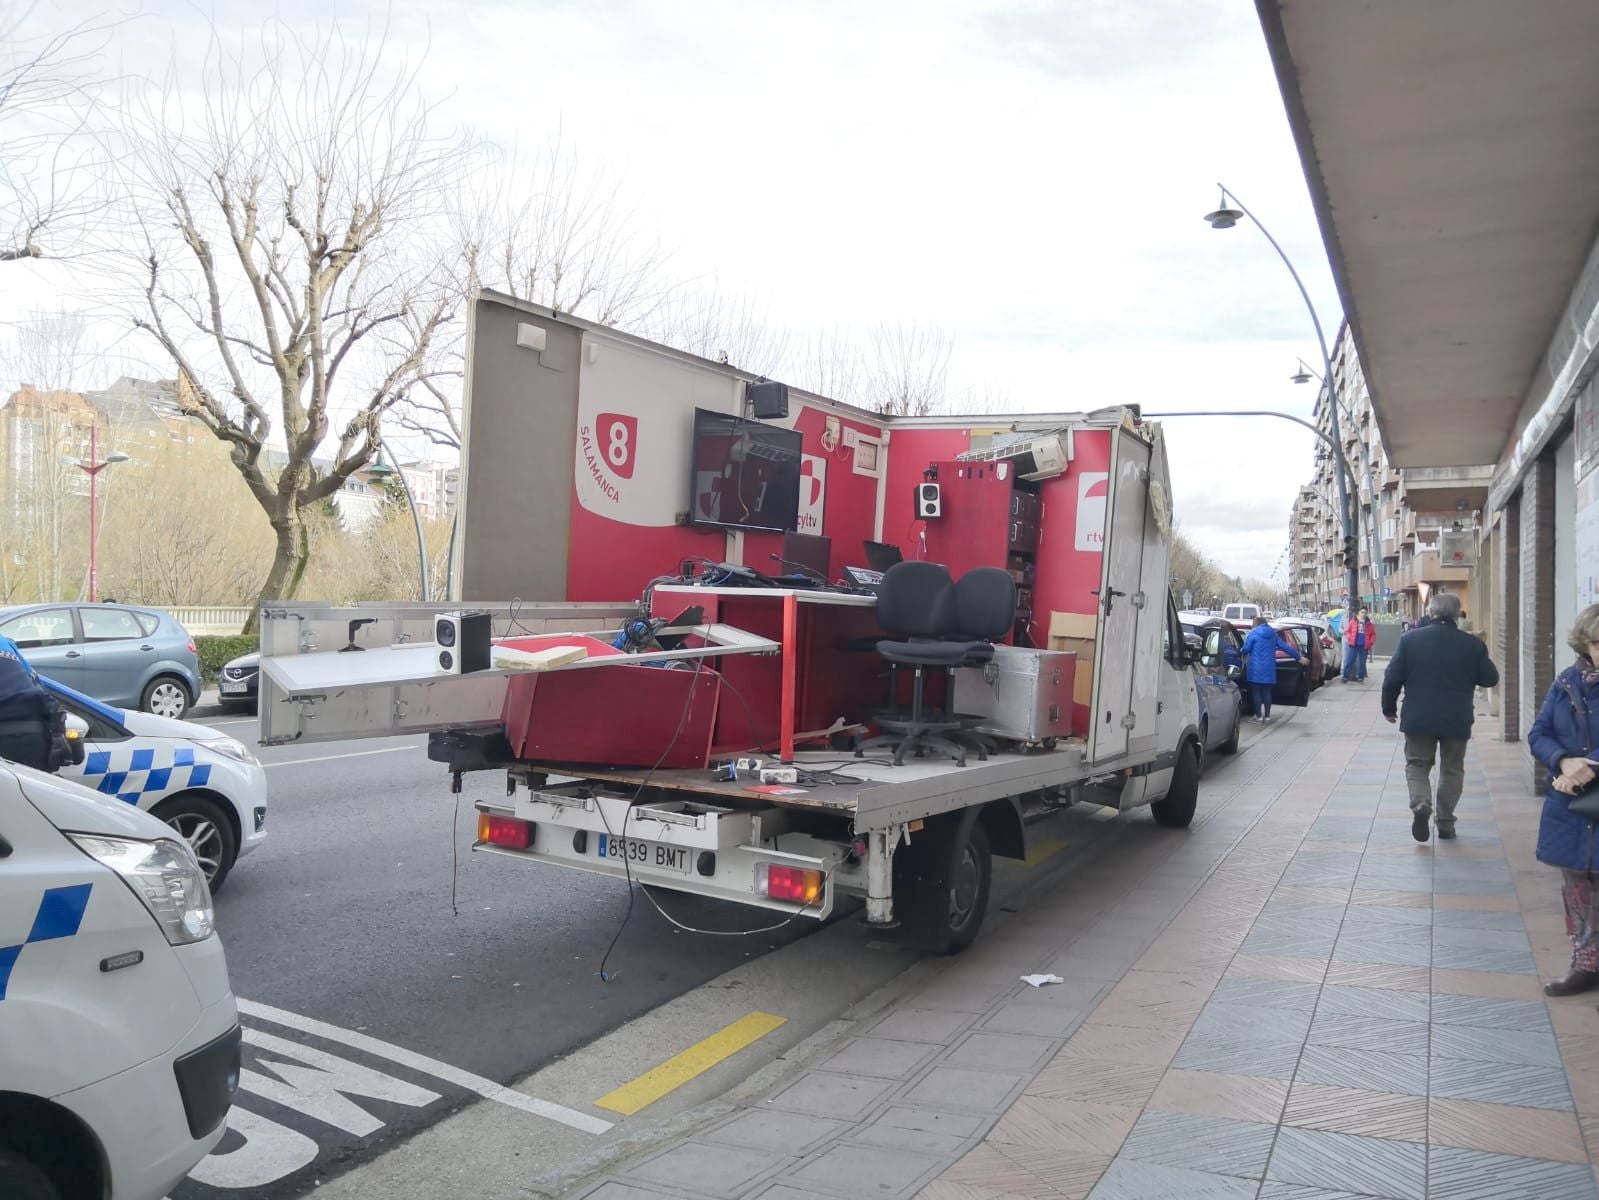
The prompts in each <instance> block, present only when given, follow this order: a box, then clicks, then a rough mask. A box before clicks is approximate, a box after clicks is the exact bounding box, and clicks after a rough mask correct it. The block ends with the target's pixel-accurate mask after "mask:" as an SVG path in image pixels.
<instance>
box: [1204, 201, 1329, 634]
mask: <svg viewBox="0 0 1599 1200" xmlns="http://www.w3.org/2000/svg"><path fill="white" fill-rule="evenodd" d="M1216 186H1217V187H1219V188H1221V204H1220V205H1219V206H1218V207H1217V208H1216V209H1215V210H1214V211H1213V212H1208V213H1206V214H1205V220H1206V221H1208V222H1210V227H1211V228H1212V229H1231V228H1232V227H1233V226H1235V225H1237V224H1238V219H1239V218H1240V217H1248V218H1249V219H1250V220H1251V221H1253V222H1254V223H1255V228H1256V229H1258V230H1260V232H1261V234H1262V235H1263V236H1264V237H1265V239H1266V240H1267V241H1268V242H1270V243H1271V248H1272V249H1273V250H1275V251H1277V257H1278V258H1280V259H1282V260H1283V266H1285V267H1287V268H1288V273H1289V274H1290V275H1292V276H1293V277H1294V285H1295V286H1296V287H1298V288H1299V295H1300V297H1301V298H1302V299H1303V300H1304V302H1305V309H1306V310H1307V311H1308V312H1309V313H1310V323H1311V324H1312V325H1314V326H1315V328H1316V346H1317V348H1318V349H1319V350H1320V351H1321V362H1322V366H1323V368H1324V369H1325V370H1326V372H1327V375H1326V378H1327V379H1329V380H1330V379H1332V377H1333V369H1332V355H1331V354H1329V353H1328V352H1327V337H1326V335H1325V334H1323V333H1322V331H1321V317H1320V316H1318V315H1317V313H1316V306H1315V305H1314V304H1312V303H1311V301H1310V293H1309V292H1308V291H1306V290H1305V282H1304V280H1302V279H1300V278H1299V272H1298V271H1296V270H1295V269H1294V264H1293V262H1292V261H1290V259H1289V257H1288V255H1287V254H1285V253H1284V252H1283V248H1282V247H1281V246H1279V245H1278V244H1277V239H1276V238H1274V237H1272V236H1271V231H1270V230H1269V229H1267V228H1266V227H1265V226H1264V225H1262V224H1261V223H1260V218H1259V217H1257V216H1256V215H1255V214H1254V213H1252V212H1250V211H1249V209H1247V208H1246V207H1244V203H1243V201H1241V200H1240V199H1238V197H1237V196H1235V195H1234V194H1233V193H1232V192H1230V191H1228V190H1227V186H1226V185H1225V184H1217V185H1216ZM1229 201H1230V202H1231V204H1229ZM1232 205H1236V206H1237V207H1236V208H1235V207H1232ZM1328 386H1329V387H1331V384H1329V385H1328ZM1331 417H1332V442H1333V445H1334V449H1337V450H1338V461H1339V462H1340V463H1341V464H1342V465H1343V468H1344V469H1343V471H1342V472H1341V473H1340V474H1339V475H1338V509H1339V516H1340V517H1342V518H1343V530H1344V544H1345V545H1346V546H1347V545H1349V544H1350V542H1349V539H1350V538H1356V539H1357V541H1358V531H1357V528H1356V526H1357V525H1358V523H1359V522H1358V519H1357V517H1356V514H1355V513H1354V512H1353V511H1352V510H1351V508H1350V493H1351V492H1352V491H1354V490H1355V487H1354V482H1355V481H1354V475H1353V474H1352V473H1351V472H1350V470H1349V462H1348V460H1347V459H1345V458H1344V456H1343V449H1342V447H1341V445H1340V444H1339V443H1341V441H1342V437H1341V435H1340V433H1339V429H1338V404H1337V401H1336V399H1335V400H1334V402H1333V405H1332V411H1331ZM1300 424H1305V422H1303V421H1301V422H1300ZM1317 432H1318V434H1319V433H1320V431H1319V430H1318V431H1317ZM1346 476H1348V485H1347V486H1346V485H1345V477H1346ZM1346 565H1347V566H1348V568H1349V579H1348V587H1349V603H1350V604H1353V605H1358V604H1359V603H1360V564H1359V561H1358V559H1357V560H1356V561H1354V562H1350V563H1348V564H1346Z"/></svg>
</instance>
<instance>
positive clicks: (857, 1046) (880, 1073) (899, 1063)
mask: <svg viewBox="0 0 1599 1200" xmlns="http://www.w3.org/2000/svg"><path fill="white" fill-rule="evenodd" d="M943 1048H944V1047H943V1046H940V1045H934V1044H933V1043H930V1042H896V1041H890V1040H889V1039H887V1038H874V1037H861V1038H856V1039H855V1040H854V1041H853V1042H851V1043H850V1044H849V1045H848V1046H845V1047H844V1048H843V1049H842V1050H840V1051H839V1052H838V1053H837V1054H834V1055H833V1056H832V1057H830V1058H827V1059H825V1060H823V1061H822V1062H821V1063H818V1064H817V1069H818V1070H822V1071H838V1072H841V1073H843V1074H846V1075H872V1076H875V1077H877V1078H879V1079H906V1078H908V1077H909V1076H910V1075H912V1074H913V1073H914V1072H915V1071H916V1070H917V1068H919V1067H921V1066H923V1065H924V1064H926V1063H927V1062H929V1061H931V1059H932V1058H933V1056H934V1055H936V1054H937V1053H938V1052H939V1051H941V1050H942V1049H943Z"/></svg>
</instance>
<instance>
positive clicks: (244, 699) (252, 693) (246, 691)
mask: <svg viewBox="0 0 1599 1200" xmlns="http://www.w3.org/2000/svg"><path fill="white" fill-rule="evenodd" d="M260 682H261V655H260V654H258V653H250V654H241V655H240V656H239V657H238V658H235V659H234V660H233V661H232V662H230V663H228V664H227V665H226V666H225V667H223V668H222V675H221V677H220V678H218V679H217V694H218V695H219V696H220V697H221V698H222V707H223V708H229V709H240V710H242V711H244V712H254V711H255V710H256V705H257V702H258V700H259V697H260Z"/></svg>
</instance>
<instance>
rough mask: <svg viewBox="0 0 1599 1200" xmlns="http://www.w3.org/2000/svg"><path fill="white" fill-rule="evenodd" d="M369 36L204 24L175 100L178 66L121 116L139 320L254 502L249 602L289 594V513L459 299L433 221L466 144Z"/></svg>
mask: <svg viewBox="0 0 1599 1200" xmlns="http://www.w3.org/2000/svg"><path fill="white" fill-rule="evenodd" d="M384 50H385V47H384V44H383V42H382V40H381V38H379V39H377V40H375V41H373V40H368V41H359V42H357V41H349V40H346V39H344V38H343V37H342V36H340V33H339V30H338V29H337V27H336V26H335V27H332V28H321V29H314V30H308V31H306V32H304V33H302V32H299V31H298V30H295V29H291V28H290V27H288V26H287V25H286V24H284V23H283V22H280V21H269V22H268V23H267V24H266V25H265V26H263V28H262V29H261V30H260V33H259V37H258V38H257V39H254V40H247V39H243V38H241V39H239V41H238V43H237V44H226V45H225V44H224V42H223V39H222V37H221V35H220V34H217V33H215V32H213V36H212V41H211V44H210V47H209V51H208V53H207V56H206V60H205V63H204V66H203V69H202V70H201V71H200V73H199V79H198V84H199V92H200V96H201V99H200V100H199V101H198V102H193V103H187V104H186V103H185V102H184V99H185V97H186V96H190V95H192V93H190V92H189V91H188V90H187V89H184V88H180V86H179V83H178V80H179V78H180V75H181V73H180V72H179V70H178V68H177V66H176V64H174V67H173V73H172V76H171V78H170V79H169V80H168V83H167V86H166V88H165V90H164V92H163V93H162V95H161V96H160V98H159V99H158V100H157V101H155V102H153V103H150V104H145V105H143V106H141V107H140V108H139V109H138V117H137V118H136V119H135V120H133V121H131V122H130V128H129V130H128V133H129V134H130V141H131V143H132V159H131V161H132V164H133V168H132V170H133V175H132V179H131V180H130V183H131V185H132V186H133V187H134V188H135V189H136V194H137V197H138V200H139V201H140V202H141V212H142V213H144V214H145V215H144V219H143V221H142V233H143V245H142V248H141V249H142V264H141V271H142V290H143V297H144V303H143V306H142V310H141V311H140V312H139V314H138V315H137V317H136V318H135V324H136V325H137V326H138V327H139V328H140V329H142V330H144V331H146V332H147V333H148V334H149V335H150V336H151V337H152V338H153V339H154V340H155V342H156V343H157V345H159V346H160V348H161V349H162V350H163V351H164V352H165V354H166V355H167V356H168V357H170V359H171V361H172V363H173V364H174V366H175V368H176V372H177V375H178V379H179V390H180V402H181V403H182V404H183V406H184V407H185V410H186V411H187V412H189V413H190V414H192V415H193V416H195V417H196V418H197V419H198V420H199V421H200V422H201V423H202V424H203V425H204V426H205V427H206V428H207V429H208V430H210V432H211V433H212V434H214V435H215V436H216V437H217V438H219V439H220V440H221V441H222V442H224V443H226V445H227V446H228V448H229V451H230V459H231V462H232V464H233V466H234V468H235V469H237V470H238V472H239V473H240V475H241V476H242V477H243V479H244V482H245V484H246V485H247V486H248V488H249V490H250V493H251V495H252V496H254V498H255V500H256V503H257V504H258V505H259V506H260V508H261V509H262V511H263V512H265V513H266V516H267V520H268V522H269V524H270V525H271V528H272V532H273V535H274V537H273V553H272V558H271V563H270V566H269V568H268V570H267V571H266V575H265V578H264V580H263V582H262V584H261V586H260V590H259V597H260V599H262V600H273V599H279V598H286V597H290V596H293V595H294V594H295V592H296V590H297V588H298V586H299V583H300V580H301V578H302V576H303V575H304V573H305V568H306V563H307V560H308V558H309V555H310V542H309V537H308V533H307V530H306V526H305V519H304V514H305V511H306V510H307V509H308V508H310V507H312V506H315V505H317V504H319V503H321V502H322V501H324V500H326V499H327V498H328V497H330V496H332V495H333V494H334V493H336V492H337V491H338V490H339V489H340V487H341V486H343V484H344V482H345V480H347V479H348V478H349V476H350V475H351V474H352V473H353V472H354V471H356V470H357V469H358V468H360V467H361V466H363V465H364V464H366V463H367V462H369V461H370V460H371V459H372V457H373V455H374V454H375V453H376V452H377V449H378V446H379V444H380V442H381V432H380V429H381V422H382V419H383V416H384V414H385V413H387V412H388V411H389V410H390V408H391V407H392V406H393V405H395V404H396V403H397V402H398V401H399V399H400V398H401V397H402V396H403V395H405V393H406V392H407V390H408V389H411V388H414V387H416V386H417V385H418V384H419V383H420V382H421V381H423V380H424V379H425V378H426V377H427V376H428V373H429V371H430V369H431V364H432V362H433V359H432V355H431V351H432V349H433V344H434V341H435V339H436V338H438V337H439V335H440V332H441V330H444V329H446V328H447V327H448V326H449V324H450V322H451V321H452V320H454V319H455V318H456V317H457V315H458V308H459V304H460V301H461V292H460V287H459V281H458V278H457V275H456V266H457V262H458V256H457V255H456V254H454V253H453V252H452V250H451V248H450V247H449V246H446V245H440V244H438V239H437V235H436V232H435V231H436V230H437V229H438V227H439V226H440V224H441V223H442V222H441V217H442V216H443V214H444V212H445V208H446V201H447V199H448V196H449V194H450V192H451V189H452V188H453V186H454V184H455V183H456V181H457V180H458V179H459V177H460V175H461V173H462V171H463V169H464V167H465V164H466V162H467V160H468V157H469V153H470V149H469V146H468V145H467V143H466V142H465V141H464V140H463V139H462V138H460V137H445V138H439V137H436V136H435V135H433V134H432V133H431V132H430V131H429V126H428V122H429V118H430V116H431V115H432V114H431V111H430V108H429V106H428V104H427V103H426V102H425V101H424V100H423V99H422V97H421V95H420V92H419V90H418V87H417V82H416V77H415V74H414V72H413V71H412V70H411V69H409V68H404V67H402V68H399V69H393V70H391V69H388V68H386V67H384V65H383V54H384ZM185 82H187V81H185ZM169 231H171V232H170V233H169ZM330 433H332V434H333V435H334V442H333V449H332V453H331V454H329V455H327V456H326V457H325V458H323V459H322V460H321V461H318V452H319V451H320V450H322V448H323V445H324V442H325V441H327V440H328V439H329V435H330Z"/></svg>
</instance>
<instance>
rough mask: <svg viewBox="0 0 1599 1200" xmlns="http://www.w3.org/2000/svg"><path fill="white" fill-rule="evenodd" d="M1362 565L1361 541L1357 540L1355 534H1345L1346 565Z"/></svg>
mask: <svg viewBox="0 0 1599 1200" xmlns="http://www.w3.org/2000/svg"><path fill="white" fill-rule="evenodd" d="M1359 565H1360V543H1359V542H1358V541H1356V540H1355V535H1354V534H1352V533H1346V534H1345V535H1344V566H1346V567H1358V566H1359Z"/></svg>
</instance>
